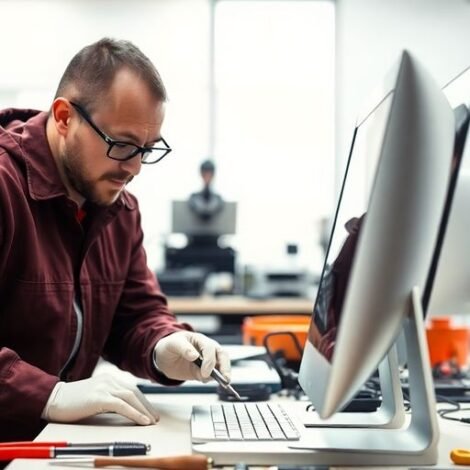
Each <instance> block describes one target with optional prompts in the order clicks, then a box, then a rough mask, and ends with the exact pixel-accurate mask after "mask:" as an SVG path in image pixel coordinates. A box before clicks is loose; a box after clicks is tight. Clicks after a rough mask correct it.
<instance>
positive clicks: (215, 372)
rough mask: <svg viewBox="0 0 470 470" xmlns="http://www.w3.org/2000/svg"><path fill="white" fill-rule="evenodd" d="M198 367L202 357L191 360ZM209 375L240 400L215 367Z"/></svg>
mask: <svg viewBox="0 0 470 470" xmlns="http://www.w3.org/2000/svg"><path fill="white" fill-rule="evenodd" d="M193 362H194V364H196V365H197V366H198V367H201V365H202V359H201V358H200V357H198V358H197V359H196V360H195V361H193ZM211 377H212V378H213V379H214V380H215V381H216V382H217V383H218V384H219V385H220V386H221V387H223V388H225V389H226V390H228V391H229V392H230V393H231V394H232V395H233V396H234V397H236V398H237V399H238V400H241V399H242V397H241V396H240V395H239V394H238V392H237V391H236V390H235V389H234V388H233V387H232V386H231V385H230V382H229V381H228V380H227V379H226V378H225V377H224V376H223V375H222V374H221V373H220V372H219V371H218V370H217V369H216V368H214V369H213V370H212V372H211Z"/></svg>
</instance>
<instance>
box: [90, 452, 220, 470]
mask: <svg viewBox="0 0 470 470" xmlns="http://www.w3.org/2000/svg"><path fill="white" fill-rule="evenodd" d="M93 462H94V465H95V467H107V466H110V465H121V466H123V467H142V468H158V469H159V470H181V469H182V468H184V469H185V470H209V469H210V468H212V459H211V458H210V457H206V456H205V455H179V456H174V457H140V458H139V457H130V458H129V457H97V458H95V459H94V461H93Z"/></svg>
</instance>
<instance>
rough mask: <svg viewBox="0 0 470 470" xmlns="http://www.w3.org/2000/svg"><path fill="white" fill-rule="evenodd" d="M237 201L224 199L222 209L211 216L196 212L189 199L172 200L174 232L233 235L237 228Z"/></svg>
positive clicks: (172, 225)
mask: <svg viewBox="0 0 470 470" xmlns="http://www.w3.org/2000/svg"><path fill="white" fill-rule="evenodd" d="M236 221H237V203H236V202H230V201H224V204H223V207H222V209H221V210H220V211H218V212H217V213H216V214H214V215H213V216H212V217H210V218H202V217H200V216H199V215H198V214H196V213H195V212H194V211H193V210H192V209H191V207H190V205H189V204H188V201H173V202H172V222H171V227H172V231H173V233H184V234H185V235H214V236H217V235H233V234H234V233H235V230H236Z"/></svg>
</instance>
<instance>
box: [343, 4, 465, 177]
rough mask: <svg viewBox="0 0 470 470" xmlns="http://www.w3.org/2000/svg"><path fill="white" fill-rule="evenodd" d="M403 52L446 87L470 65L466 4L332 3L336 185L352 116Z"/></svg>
mask: <svg viewBox="0 0 470 470" xmlns="http://www.w3.org/2000/svg"><path fill="white" fill-rule="evenodd" d="M405 48H406V49H408V50H409V51H410V52H412V53H414V54H415V55H416V56H417V57H418V58H419V59H420V60H421V62H422V63H423V65H424V66H425V67H426V68H427V69H428V70H429V72H430V73H431V74H432V75H433V76H434V77H435V79H436V81H437V83H439V84H440V85H444V84H445V83H447V82H448V81H449V80H450V79H451V78H452V77H453V76H454V75H457V73H458V72H459V71H461V70H463V69H464V68H466V67H467V66H469V65H470V2H469V1H468V0H394V1H390V0H336V99H337V101H336V126H335V130H336V138H335V140H336V159H337V169H338V171H337V173H336V182H337V186H338V184H339V182H340V181H341V178H342V169H343V168H344V164H345V159H346V157H347V155H348V151H349V145H350V140H351V137H352V131H353V127H354V122H355V118H356V113H357V112H358V111H359V110H360V107H361V103H362V102H363V101H364V100H365V99H366V98H367V94H368V92H369V91H371V90H373V89H374V88H375V87H376V85H377V84H379V83H380V81H381V80H382V77H383V76H384V74H385V73H386V72H387V70H388V69H389V68H390V67H391V65H392V63H393V62H394V61H395V60H396V59H397V58H398V55H399V52H400V50H402V49H405Z"/></svg>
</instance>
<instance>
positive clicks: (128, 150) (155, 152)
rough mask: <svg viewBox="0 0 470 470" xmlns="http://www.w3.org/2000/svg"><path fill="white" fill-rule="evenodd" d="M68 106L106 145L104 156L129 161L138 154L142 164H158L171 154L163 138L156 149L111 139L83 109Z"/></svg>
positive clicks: (74, 105) (78, 106)
mask: <svg viewBox="0 0 470 470" xmlns="http://www.w3.org/2000/svg"><path fill="white" fill-rule="evenodd" d="M70 104H71V105H72V106H73V107H74V108H75V109H76V110H77V112H78V114H80V116H81V117H82V118H83V119H85V121H86V122H87V123H88V124H89V125H90V127H91V128H92V129H93V130H94V131H95V132H96V133H97V134H98V135H99V136H100V137H101V138H102V139H103V140H104V141H105V142H106V143H107V144H108V151H107V152H106V155H107V156H108V157H109V158H112V159H113V160H119V161H126V160H130V159H131V158H134V157H135V156H136V155H138V154H139V153H140V159H141V161H142V163H145V164H152V163H158V162H159V161H160V160H162V159H163V158H164V157H166V156H167V155H168V154H169V153H170V152H171V148H170V146H169V145H168V144H167V143H166V141H165V139H164V138H163V137H162V138H161V139H160V140H159V141H158V142H157V144H158V145H159V146H158V147H140V146H139V145H135V144H133V143H131V142H124V141H120V140H115V139H112V138H111V137H109V136H108V135H106V134H105V133H104V132H103V131H102V130H101V129H100V128H99V127H98V126H97V125H96V124H95V123H94V122H93V121H92V119H91V117H90V115H89V114H88V113H87V112H86V111H85V109H84V108H82V106H80V105H79V104H77V103H74V102H72V101H71V102H70ZM160 145H161V146H160Z"/></svg>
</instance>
